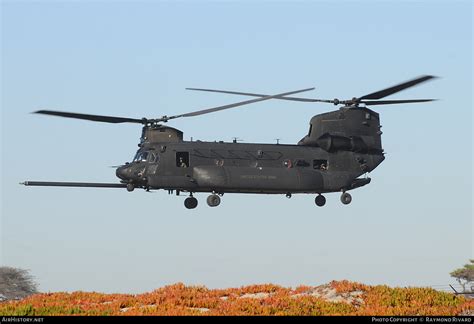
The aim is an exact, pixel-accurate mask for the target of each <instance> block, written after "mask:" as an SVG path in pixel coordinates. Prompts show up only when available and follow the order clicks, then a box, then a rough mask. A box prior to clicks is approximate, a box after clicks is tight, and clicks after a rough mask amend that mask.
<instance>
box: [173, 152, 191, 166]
mask: <svg viewBox="0 0 474 324" xmlns="http://www.w3.org/2000/svg"><path fill="white" fill-rule="evenodd" d="M176 166H177V167H179V168H187V167H189V152H176Z"/></svg>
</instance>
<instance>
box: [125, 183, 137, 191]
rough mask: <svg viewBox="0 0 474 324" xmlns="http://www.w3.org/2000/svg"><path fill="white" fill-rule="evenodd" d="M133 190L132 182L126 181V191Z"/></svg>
mask: <svg viewBox="0 0 474 324" xmlns="http://www.w3.org/2000/svg"><path fill="white" fill-rule="evenodd" d="M133 190H135V186H134V185H133V183H127V191H128V192H132V191H133Z"/></svg>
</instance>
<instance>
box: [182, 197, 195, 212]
mask: <svg viewBox="0 0 474 324" xmlns="http://www.w3.org/2000/svg"><path fill="white" fill-rule="evenodd" d="M197 205H198V200H197V199H196V198H194V197H193V196H191V197H188V198H186V199H185V200H184V207H186V208H187V209H194V208H196V207H197Z"/></svg>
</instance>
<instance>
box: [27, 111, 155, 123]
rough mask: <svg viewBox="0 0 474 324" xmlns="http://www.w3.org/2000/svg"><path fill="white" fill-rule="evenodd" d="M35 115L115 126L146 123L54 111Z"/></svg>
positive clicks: (122, 118)
mask: <svg viewBox="0 0 474 324" xmlns="http://www.w3.org/2000/svg"><path fill="white" fill-rule="evenodd" d="M34 113H35V114H42V115H50V116H58V117H66V118H75V119H84V120H92V121H96V122H103V123H113V124H119V123H137V124H143V123H145V122H146V120H143V119H136V118H126V117H113V116H101V115H89V114H78V113H71V112H65V111H53V110H38V111H35V112H34Z"/></svg>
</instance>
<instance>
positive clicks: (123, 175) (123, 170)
mask: <svg viewBox="0 0 474 324" xmlns="http://www.w3.org/2000/svg"><path fill="white" fill-rule="evenodd" d="M129 173H130V172H129V168H128V166H127V165H122V166H120V167H118V168H117V170H116V171H115V175H116V176H117V177H118V178H120V179H122V180H128V179H129V178H130V174H129Z"/></svg>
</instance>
